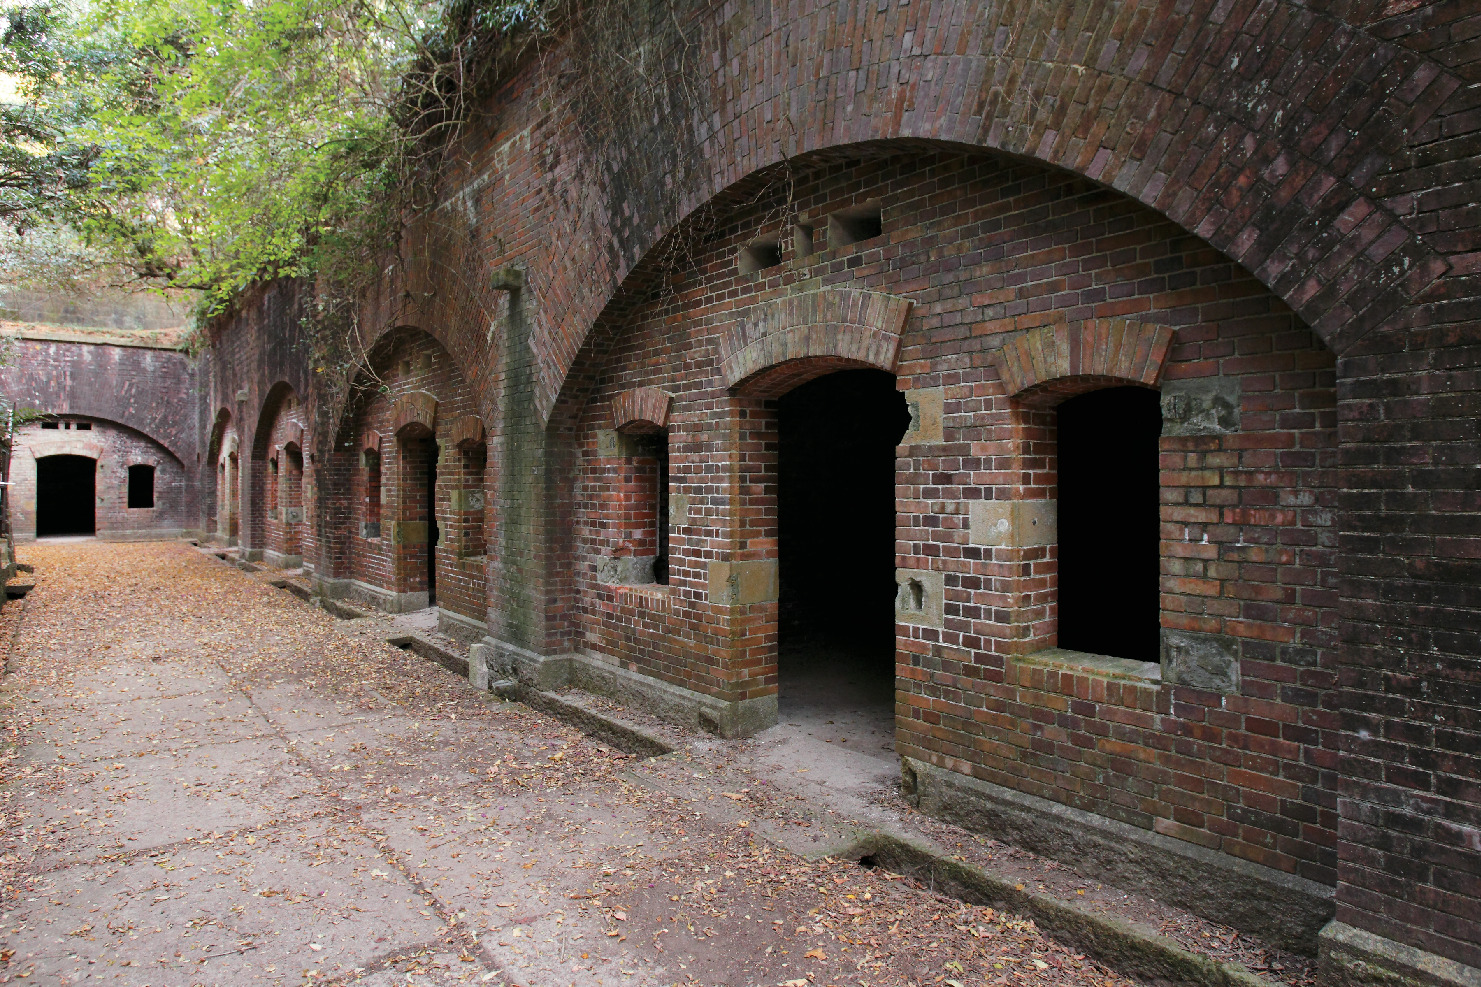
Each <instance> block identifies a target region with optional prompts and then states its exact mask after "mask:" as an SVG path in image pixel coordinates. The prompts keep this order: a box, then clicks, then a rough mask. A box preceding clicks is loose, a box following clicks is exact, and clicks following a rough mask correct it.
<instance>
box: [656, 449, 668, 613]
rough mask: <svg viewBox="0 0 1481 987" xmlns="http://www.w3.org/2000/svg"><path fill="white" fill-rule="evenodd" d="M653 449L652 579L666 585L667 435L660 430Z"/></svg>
mask: <svg viewBox="0 0 1481 987" xmlns="http://www.w3.org/2000/svg"><path fill="white" fill-rule="evenodd" d="M656 445H657V446H658V448H657V449H656V450H655V451H656V453H657V455H658V469H657V471H656V476H655V478H654V486H655V491H654V493H655V495H656V499H657V504H658V510H657V511H656V514H657V523H658V553H657V555H656V556H655V557H654V559H653V581H654V582H655V583H660V584H663V585H668V581H669V436H668V433H667V432H662V433H660V434H659V435H658V436H657V442H656Z"/></svg>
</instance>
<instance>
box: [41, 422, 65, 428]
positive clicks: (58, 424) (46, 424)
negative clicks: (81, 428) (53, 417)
mask: <svg viewBox="0 0 1481 987" xmlns="http://www.w3.org/2000/svg"><path fill="white" fill-rule="evenodd" d="M41 427H42V428H56V429H60V428H61V427H62V423H61V422H42V423H41Z"/></svg>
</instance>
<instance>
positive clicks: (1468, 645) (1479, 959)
mask: <svg viewBox="0 0 1481 987" xmlns="http://www.w3.org/2000/svg"><path fill="white" fill-rule="evenodd" d="M1475 311H1476V305H1475V304H1474V302H1473V303H1471V304H1470V305H1469V307H1468V309H1467V312H1468V313H1469V314H1471V315H1474V313H1475ZM1338 397H1339V406H1338V407H1339V422H1340V424H1339V436H1340V442H1341V447H1340V454H1341V487H1342V494H1341V500H1340V505H1341V521H1340V524H1341V540H1340V545H1341V568H1342V595H1341V603H1340V613H1341V618H1342V623H1341V636H1342V647H1341V665H1340V675H1341V678H1340V685H1341V692H1340V697H1341V706H1342V727H1343V735H1342V752H1341V757H1340V760H1339V766H1340V771H1341V787H1340V792H1339V801H1338V810H1339V814H1340V822H1339V829H1338V834H1339V841H1340V842H1339V848H1338V885H1337V922H1338V923H1341V926H1333V927H1329V933H1328V934H1324V938H1325V939H1326V942H1325V943H1324V945H1325V946H1326V947H1327V948H1328V949H1329V950H1333V951H1340V949H1341V948H1345V945H1350V944H1351V942H1352V941H1354V939H1353V937H1351V936H1349V938H1348V939H1347V940H1343V939H1341V938H1340V937H1334V936H1333V935H1332V934H1330V933H1332V930H1333V929H1334V928H1337V929H1339V930H1340V929H1341V927H1342V926H1346V927H1348V928H1349V929H1351V928H1355V929H1358V930H1363V931H1365V932H1368V933H1374V934H1376V935H1378V936H1382V937H1384V938H1385V939H1387V940H1390V941H1391V942H1396V943H1401V944H1405V945H1407V946H1411V947H1418V948H1419V949H1422V950H1426V951H1428V952H1430V953H1434V954H1438V955H1439V956H1442V957H1447V958H1449V959H1451V960H1455V961H1459V962H1461V963H1464V964H1467V965H1469V966H1472V967H1481V921H1478V916H1481V482H1478V481H1481V476H1478V473H1481V345H1477V341H1476V333H1475V324H1474V322H1470V323H1459V324H1457V325H1454V326H1436V327H1433V328H1411V329H1407V330H1402V331H1400V330H1395V331H1388V332H1383V331H1375V332H1373V333H1372V334H1370V335H1369V336H1368V337H1366V338H1365V339H1363V340H1362V341H1361V342H1360V343H1359V344H1357V346H1356V347H1355V348H1354V350H1353V351H1350V352H1349V353H1347V354H1346V355H1345V356H1344V357H1343V359H1342V360H1341V361H1340V363H1339V384H1338ZM1358 938H1359V939H1360V937H1358ZM1389 952H1390V954H1392V953H1393V952H1395V951H1394V950H1390V951H1389ZM1397 952H1402V950H1398V951H1397ZM1383 961H1384V958H1383V957H1382V956H1380V958H1379V962H1383ZM1368 962H1370V963H1371V962H1372V959H1371V958H1368Z"/></svg>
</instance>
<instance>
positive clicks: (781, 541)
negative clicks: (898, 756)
mask: <svg viewBox="0 0 1481 987" xmlns="http://www.w3.org/2000/svg"><path fill="white" fill-rule="evenodd" d="M776 415H777V541H778V574H779V587H780V595H779V607H778V619H777V625H778V626H777V631H778V653H777V674H778V682H777V686H778V689H777V703H778V719H779V722H781V723H782V724H783V725H787V724H792V725H796V726H802V727H804V728H806V729H808V730H810V731H811V732H812V733H813V735H814V736H822V737H823V738H824V739H831V740H833V741H835V742H839V743H853V744H858V745H862V746H863V747H864V748H866V749H870V750H873V751H876V752H877V751H879V750H880V749H881V748H888V749H890V750H893V748H894V739H893V738H894V715H895V451H896V446H897V445H898V443H899V442H900V439H901V437H902V436H903V435H904V433H905V430H906V428H907V427H908V426H909V424H910V413H909V411H908V409H907V408H906V402H905V396H904V394H902V393H901V392H900V391H899V390H897V389H896V384H895V377H894V375H893V374H890V373H887V372H885V371H883V370H873V369H859V370H844V371H839V372H837V373H832V374H828V375H826V376H823V377H818V378H815V379H813V380H810V381H808V382H807V383H805V384H802V385H800V386H799V387H796V388H794V389H793V390H791V391H789V392H787V393H786V394H784V395H783V396H782V397H781V398H780V399H778V401H777V412H776Z"/></svg>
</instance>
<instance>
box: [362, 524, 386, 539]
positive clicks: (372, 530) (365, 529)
mask: <svg viewBox="0 0 1481 987" xmlns="http://www.w3.org/2000/svg"><path fill="white" fill-rule="evenodd" d="M380 536H381V523H380V522H379V521H361V522H360V537H361V538H379V537H380Z"/></svg>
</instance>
